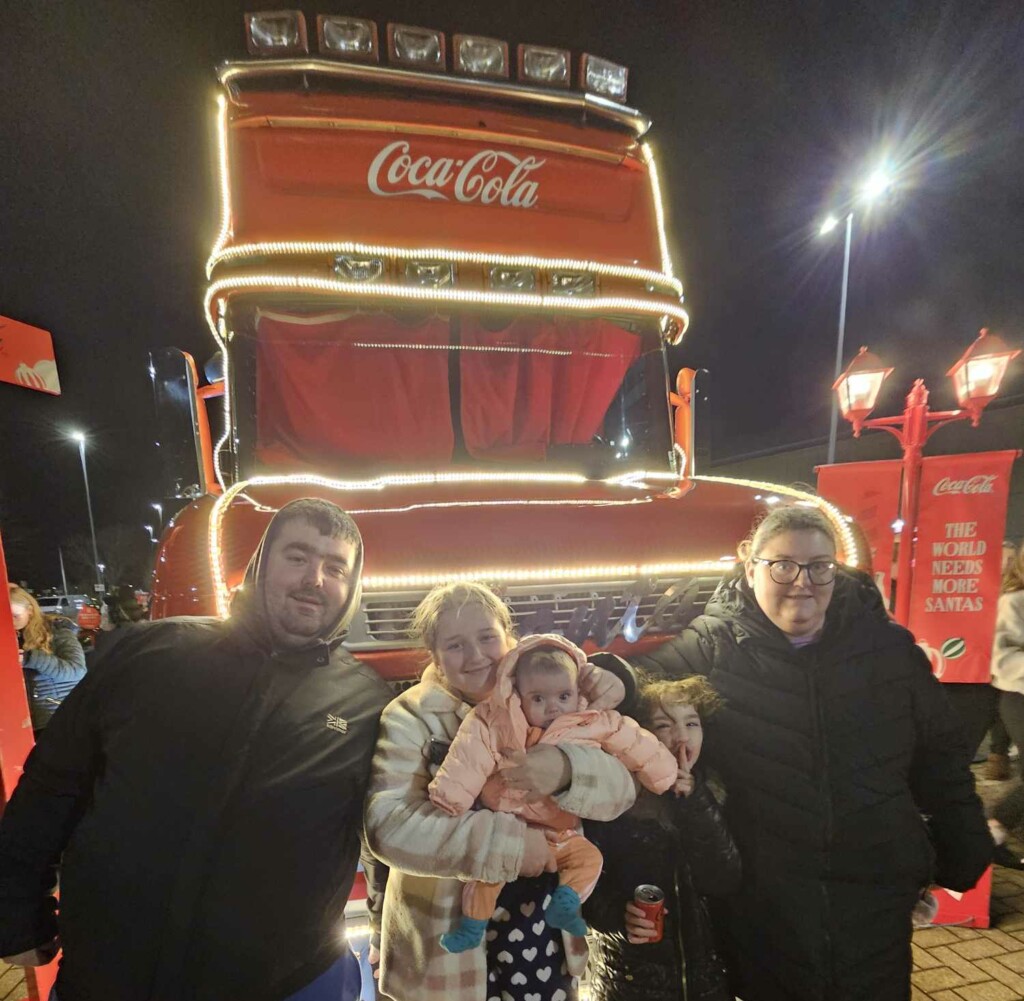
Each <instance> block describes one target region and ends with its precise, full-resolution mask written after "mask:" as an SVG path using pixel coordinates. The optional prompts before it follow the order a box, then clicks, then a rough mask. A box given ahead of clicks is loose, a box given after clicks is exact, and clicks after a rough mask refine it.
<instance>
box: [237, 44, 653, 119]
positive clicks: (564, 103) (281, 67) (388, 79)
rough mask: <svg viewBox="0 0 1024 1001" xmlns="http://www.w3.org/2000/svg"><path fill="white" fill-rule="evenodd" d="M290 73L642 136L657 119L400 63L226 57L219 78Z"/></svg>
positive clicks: (599, 101)
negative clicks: (590, 121) (513, 107)
mask: <svg viewBox="0 0 1024 1001" xmlns="http://www.w3.org/2000/svg"><path fill="white" fill-rule="evenodd" d="M288 73H315V74H319V75H321V76H328V77H336V78H340V79H350V80H364V81H370V82H372V83H379V84H385V85H391V86H397V87H406V88H409V89H411V90H427V91H435V92H439V93H443V94H460V95H463V96H465V97H473V98H482V99H485V100H486V99H487V98H496V97H497V98H501V99H504V100H509V101H518V102H520V103H523V104H539V105H546V106H548V107H555V108H562V109H568V110H571V111H578V112H579V113H580V114H581V115H587V114H593V115H597V116H598V117H599V118H603V119H605V120H606V121H610V122H612V123H613V124H615V125H619V126H622V127H624V128H626V129H628V130H629V131H630V132H632V133H633V135H634V136H636V138H637V139H639V138H640V137H641V136H643V135H645V134H646V133H647V131H648V130H649V129H650V127H651V120H650V118H648V117H647V116H646V115H645V114H643V113H642V112H640V111H637V110H636V109H635V108H629V107H626V106H625V105H622V104H617V103H615V102H614V101H609V100H608V99H607V98H604V97H598V96H597V95H596V94H578V93H573V92H571V91H569V92H566V91H560V90H555V89H551V90H545V89H542V88H540V87H526V86H523V85H522V84H516V83H506V82H505V81H493V80H483V79H480V80H478V79H475V78H472V77H453V76H446V75H444V74H441V73H419V72H416V71H415V70H400V69H394V68H393V67H391V66H371V65H365V64H359V63H346V62H335V61H334V60H330V59H266V60H259V61H258V62H257V61H252V60H245V61H241V62H226V63H223V64H222V65H221V66H220V67H218V69H217V79H218V80H219V81H220V82H221V84H223V85H224V86H225V87H227V86H228V85H229V84H230V83H231V82H232V81H234V80H238V79H243V78H244V79H251V78H254V77H267V76H281V75H283V74H288Z"/></svg>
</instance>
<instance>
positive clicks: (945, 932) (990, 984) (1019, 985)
mask: <svg viewBox="0 0 1024 1001" xmlns="http://www.w3.org/2000/svg"><path fill="white" fill-rule="evenodd" d="M976 770H977V769H976ZM1009 786H1010V783H1006V782H986V781H985V780H983V779H980V778H979V780H978V792H979V793H980V795H981V798H982V799H983V800H985V801H986V802H990V801H992V800H994V799H998V798H999V797H1000V796H1001V795H1002V794H1003V793H1004V792H1005V791H1006V789H1008V788H1009ZM1014 844H1015V847H1016V848H1018V849H1019V850H1020V854H1021V855H1022V856H1024V841H1021V842H1015V843H1014ZM991 916H992V927H991V928H955V927H950V926H945V927H942V928H925V929H923V930H921V931H919V932H916V933H915V934H914V947H913V948H914V972H913V974H912V980H913V999H912V1001H1024V872H1017V871H1015V870H1011V869H1000V868H997V869H996V870H995V872H994V874H993V880H992V909H991ZM27 997H28V993H27V991H26V988H25V979H24V977H23V976H22V974H21V970H16V969H13V968H12V967H9V966H5V965H4V964H3V963H0V1001H21V999H23V998H27Z"/></svg>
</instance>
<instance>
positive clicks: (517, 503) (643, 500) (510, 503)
mask: <svg viewBox="0 0 1024 1001" xmlns="http://www.w3.org/2000/svg"><path fill="white" fill-rule="evenodd" d="M652 503H654V498H652V497H631V498H630V499H629V500H621V501H615V500H502V501H481V500H476V501H438V502H436V503H430V504H407V505H406V506H405V507H364V508H346V509H345V510H346V512H347V513H348V514H352V515H356V514H359V515H363V514H408V513H409V512H411V511H432V510H436V509H441V508H449V507H629V506H630V505H633V504H652Z"/></svg>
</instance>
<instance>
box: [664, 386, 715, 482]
mask: <svg viewBox="0 0 1024 1001" xmlns="http://www.w3.org/2000/svg"><path fill="white" fill-rule="evenodd" d="M709 382H710V373H709V372H708V370H707V369H706V368H700V369H692V368H681V369H680V370H679V372H678V374H677V375H676V391H675V392H674V393H670V394H669V402H670V403H671V404H672V406H673V407H674V408H675V410H674V413H673V439H674V446H675V451H676V454H677V455H678V456H679V457H680V466H681V468H680V470H679V476H680V479H683V480H686V479H689V478H690V477H691V476H696V475H697V469H698V466H699V468H700V469H701V471H704V470H705V469H706V468H707V466H708V465H709V463H710V461H711V434H710V430H711V422H710V420H709V414H708V408H709V400H710V394H709V392H708V390H709Z"/></svg>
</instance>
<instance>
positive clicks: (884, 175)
mask: <svg viewBox="0 0 1024 1001" xmlns="http://www.w3.org/2000/svg"><path fill="white" fill-rule="evenodd" d="M892 181H893V178H892V173H891V171H889V170H887V169H886V168H885V167H879V168H878V169H877V170H875V171H874V172H873V173H872V174H871V176H870V177H869V178H868V179H867V180H866V181H865V182H864V184H863V185H862V187H861V189H860V194H861V199H862V200H863V201H865V202H873V201H877V200H878V199H879V198H881V197H882V195H884V194H885V193H886V192H887V191H888V190H889V189H890V188H891V187H892Z"/></svg>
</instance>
